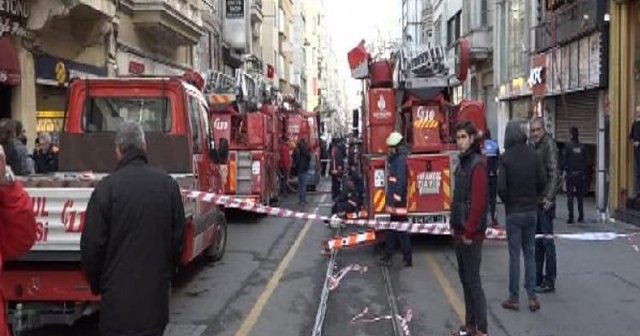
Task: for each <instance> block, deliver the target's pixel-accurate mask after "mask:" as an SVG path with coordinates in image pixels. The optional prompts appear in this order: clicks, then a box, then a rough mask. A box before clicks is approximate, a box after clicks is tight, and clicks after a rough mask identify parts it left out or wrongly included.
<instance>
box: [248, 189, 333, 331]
mask: <svg viewBox="0 0 640 336" xmlns="http://www.w3.org/2000/svg"><path fill="white" fill-rule="evenodd" d="M326 198H327V195H324V196H322V200H321V201H320V203H323V202H324V200H325V199H326ZM319 210H320V208H316V209H315V211H314V213H318V211H319ZM312 223H313V220H308V221H307V223H305V225H304V227H303V228H302V230H301V231H300V233H298V237H297V238H296V240H295V241H294V242H293V245H291V248H289V252H287V254H286V255H285V256H284V258H283V259H282V261H280V264H279V265H278V268H276V271H275V272H274V273H273V275H272V276H271V279H269V282H268V283H267V287H265V289H264V290H263V291H262V293H260V296H259V297H258V300H257V301H256V303H255V304H254V305H253V307H252V308H251V311H250V312H249V315H247V317H246V318H245V319H244V321H242V324H241V325H240V328H239V329H238V331H237V332H236V336H248V335H249V333H250V332H251V330H252V329H253V327H254V326H255V325H256V323H257V322H258V318H259V317H260V314H262V310H263V309H264V307H265V306H266V304H267V302H268V301H269V298H270V297H271V295H273V292H274V291H275V290H276V288H277V287H278V284H279V283H280V279H282V276H283V275H284V271H285V270H286V269H287V267H288V266H289V263H290V262H291V259H293V257H294V256H295V254H296V253H297V252H298V248H299V247H300V245H301V244H302V241H303V240H304V237H305V236H306V235H307V231H309V228H311V224H312Z"/></svg>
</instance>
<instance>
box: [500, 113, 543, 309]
mask: <svg viewBox="0 0 640 336" xmlns="http://www.w3.org/2000/svg"><path fill="white" fill-rule="evenodd" d="M524 127H526V123H525V121H524V120H512V121H510V122H509V123H508V124H507V128H506V130H505V135H504V139H505V140H504V146H505V149H506V150H505V152H504V153H503V154H502V160H500V164H499V169H498V194H499V195H500V198H501V199H502V201H503V202H504V205H505V210H506V214H507V218H506V219H507V221H506V226H507V243H508V246H509V298H508V299H507V300H506V301H504V302H503V303H502V307H503V308H505V309H512V310H518V309H520V304H519V287H520V286H519V283H520V249H522V251H523V253H524V266H525V267H524V279H525V284H524V288H525V289H526V290H527V295H528V296H529V309H530V310H531V311H536V310H538V309H540V302H539V301H538V298H537V297H536V292H535V285H536V261H535V236H536V220H537V205H538V193H540V192H542V191H543V190H544V186H545V183H546V179H547V177H546V174H545V171H544V167H543V165H542V162H540V160H539V159H538V157H537V155H536V152H535V150H534V149H533V148H531V147H529V146H527V135H526V133H525V130H524Z"/></svg>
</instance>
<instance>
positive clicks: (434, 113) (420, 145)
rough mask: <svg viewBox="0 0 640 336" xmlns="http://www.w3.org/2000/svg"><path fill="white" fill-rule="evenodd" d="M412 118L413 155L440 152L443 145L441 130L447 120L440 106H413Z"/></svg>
mask: <svg viewBox="0 0 640 336" xmlns="http://www.w3.org/2000/svg"><path fill="white" fill-rule="evenodd" d="M411 117H412V120H413V128H412V130H413V143H412V144H411V151H412V152H413V153H434V152H440V151H441V150H442V145H443V144H442V139H441V137H440V129H441V125H442V124H443V123H444V121H445V120H444V117H443V115H442V114H441V113H440V108H439V105H437V104H429V105H420V106H413V107H412V108H411Z"/></svg>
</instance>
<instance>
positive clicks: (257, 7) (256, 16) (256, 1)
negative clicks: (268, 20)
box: [251, 0, 263, 24]
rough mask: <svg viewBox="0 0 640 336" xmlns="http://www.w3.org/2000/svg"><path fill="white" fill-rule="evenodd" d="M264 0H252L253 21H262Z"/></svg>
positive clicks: (253, 22)
mask: <svg viewBox="0 0 640 336" xmlns="http://www.w3.org/2000/svg"><path fill="white" fill-rule="evenodd" d="M262 18H263V15H262V0H251V23H252V24H255V23H259V22H262Z"/></svg>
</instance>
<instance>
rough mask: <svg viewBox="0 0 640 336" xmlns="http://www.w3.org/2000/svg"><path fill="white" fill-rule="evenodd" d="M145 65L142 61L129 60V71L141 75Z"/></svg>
mask: <svg viewBox="0 0 640 336" xmlns="http://www.w3.org/2000/svg"><path fill="white" fill-rule="evenodd" d="M144 70H145V65H144V63H140V62H135V61H129V73H130V74H132V75H142V74H144Z"/></svg>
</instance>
